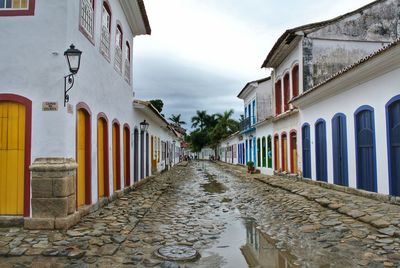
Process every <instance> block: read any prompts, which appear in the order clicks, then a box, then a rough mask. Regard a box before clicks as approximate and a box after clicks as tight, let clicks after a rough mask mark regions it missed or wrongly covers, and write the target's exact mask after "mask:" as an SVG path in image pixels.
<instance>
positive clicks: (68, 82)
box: [64, 73, 75, 107]
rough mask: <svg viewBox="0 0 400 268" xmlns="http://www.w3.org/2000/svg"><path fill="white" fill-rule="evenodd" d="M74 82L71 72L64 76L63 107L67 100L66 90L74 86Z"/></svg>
mask: <svg viewBox="0 0 400 268" xmlns="http://www.w3.org/2000/svg"><path fill="white" fill-rule="evenodd" d="M74 82H75V78H74V74H72V73H71V74H69V75H66V76H64V107H65V105H67V103H68V102H69V95H68V92H69V91H70V90H71V89H72V87H73V86H74ZM67 86H68V88H67Z"/></svg>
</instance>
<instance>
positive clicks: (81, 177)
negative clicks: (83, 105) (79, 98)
mask: <svg viewBox="0 0 400 268" xmlns="http://www.w3.org/2000/svg"><path fill="white" fill-rule="evenodd" d="M77 116H78V123H77V162H78V170H77V184H76V191H77V193H76V196H77V207H80V206H82V205H84V204H85V202H86V195H85V191H86V187H85V186H86V185H85V181H86V174H87V170H86V169H87V163H86V153H87V152H86V149H87V144H86V135H87V132H88V129H86V120H87V114H86V112H85V111H84V110H82V109H80V110H78V115H77Z"/></svg>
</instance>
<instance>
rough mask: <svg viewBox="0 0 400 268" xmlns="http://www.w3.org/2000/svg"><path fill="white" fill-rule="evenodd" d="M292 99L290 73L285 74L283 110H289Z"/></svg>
mask: <svg viewBox="0 0 400 268" xmlns="http://www.w3.org/2000/svg"><path fill="white" fill-rule="evenodd" d="M289 100H290V78H289V73H286V74H285V75H284V76H283V110H284V111H285V112H286V111H288V110H289Z"/></svg>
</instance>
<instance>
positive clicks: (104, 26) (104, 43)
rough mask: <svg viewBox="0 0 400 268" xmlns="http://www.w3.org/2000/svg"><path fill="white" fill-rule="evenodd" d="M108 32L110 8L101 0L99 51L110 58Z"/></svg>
mask: <svg viewBox="0 0 400 268" xmlns="http://www.w3.org/2000/svg"><path fill="white" fill-rule="evenodd" d="M110 34H111V10H110V7H109V6H108V4H107V3H106V2H103V8H102V16H101V42H100V52H101V54H103V56H104V57H105V58H106V59H107V60H110Z"/></svg>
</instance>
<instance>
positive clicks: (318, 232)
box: [0, 162, 400, 268]
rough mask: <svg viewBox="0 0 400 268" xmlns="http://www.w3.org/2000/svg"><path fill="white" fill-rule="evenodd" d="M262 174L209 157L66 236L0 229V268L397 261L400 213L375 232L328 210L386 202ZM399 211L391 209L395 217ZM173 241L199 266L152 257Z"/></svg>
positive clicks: (172, 267)
mask: <svg viewBox="0 0 400 268" xmlns="http://www.w3.org/2000/svg"><path fill="white" fill-rule="evenodd" d="M257 178H258V179H259V180H266V181H263V182H261V181H259V180H254V179H253V178H249V177H247V176H246V175H245V173H244V169H243V168H241V167H234V166H230V165H224V164H218V165H216V164H213V163H210V162H192V163H190V164H189V166H187V167H176V168H173V169H172V170H171V171H169V172H166V173H163V174H161V175H160V176H157V177H155V178H154V179H153V180H151V181H149V182H148V183H147V184H145V185H143V187H141V188H140V189H137V190H135V191H132V192H129V193H127V194H125V195H124V197H122V198H120V199H118V200H116V201H115V202H112V203H110V204H108V205H107V206H105V207H103V208H101V209H99V210H98V211H96V212H95V213H92V214H89V215H87V216H86V217H84V218H82V220H81V222H80V223H79V224H78V225H76V226H74V227H73V228H71V229H70V230H68V231H67V232H65V231H64V232H62V231H29V230H23V229H21V228H4V229H0V267H30V266H32V267H163V268H166V267H170V268H175V267H193V268H194V267H207V268H208V267H235V268H236V267H247V266H248V265H250V267H293V266H302V267H359V266H368V267H384V266H399V264H400V253H399V252H400V241H399V238H398V237H397V236H396V231H395V232H393V234H392V232H391V231H392V230H393V228H397V227H398V222H397V223H396V220H393V219H395V217H396V216H393V218H391V219H389V217H388V215H389V214H388V215H383V216H382V217H384V218H383V220H385V221H387V222H388V223H389V224H390V225H389V226H387V227H381V228H376V227H374V226H373V225H371V224H367V223H365V222H362V221H361V220H360V218H361V217H363V216H364V215H362V216H361V214H360V213H358V214H356V212H355V211H353V212H352V213H351V214H354V215H353V216H351V215H347V214H346V213H341V212H339V208H336V209H335V208H330V207H332V206H333V204H336V203H337V204H342V206H340V207H350V208H352V209H351V210H358V211H360V212H363V211H364V210H363V209H359V208H361V207H362V206H364V208H365V210H367V209H368V210H369V212H368V214H366V215H372V214H374V213H372V211H376V209H377V206H380V205H382V206H385V207H386V206H388V204H386V203H385V204H382V203H379V202H377V201H374V202H376V203H369V201H368V200H364V199H365V198H361V197H358V196H353V197H351V196H341V195H339V193H335V191H332V192H331V191H328V190H326V189H322V188H320V187H315V188H313V187H310V185H306V184H304V185H303V184H298V183H292V182H291V181H289V180H287V179H281V178H274V177H271V178H266V177H262V176H260V177H257ZM266 182H268V183H266ZM272 182H273V183H274V184H275V185H273V184H272ZM289 187H293V188H290V189H289ZM307 196H309V197H312V198H307ZM334 197H335V198H336V199H335V200H337V201H338V202H335V203H334V202H332V200H333V198H334ZM324 198H326V200H329V202H328V201H326V200H325V201H324ZM339 201H340V202H339ZM389 206H392V205H389ZM394 207H397V206H394ZM394 207H393V208H392V207H390V209H389V208H388V209H387V210H384V213H388V212H389V213H395V212H396V210H395V208H394ZM349 211H350V210H349ZM382 214H383V213H382ZM390 215H391V214H390ZM357 216H358V217H357ZM375 216H376V215H375ZM170 246H171V247H170ZM174 246H181V248H180V249H179V250H178V251H179V252H181V251H182V250H183V251H185V252H189V253H194V251H193V250H192V249H191V248H193V249H195V250H197V251H198V252H199V254H200V255H199V256H196V259H195V260H194V261H193V262H178V261H172V260H164V259H161V258H157V256H155V255H154V252H155V251H156V250H159V249H160V248H162V249H161V252H165V251H168V250H169V249H171V248H173V250H177V249H176V248H175V247H174ZM181 249H182V250H181ZM166 254H167V255H168V254H169V253H168V252H166ZM179 254H181V253H179Z"/></svg>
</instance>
